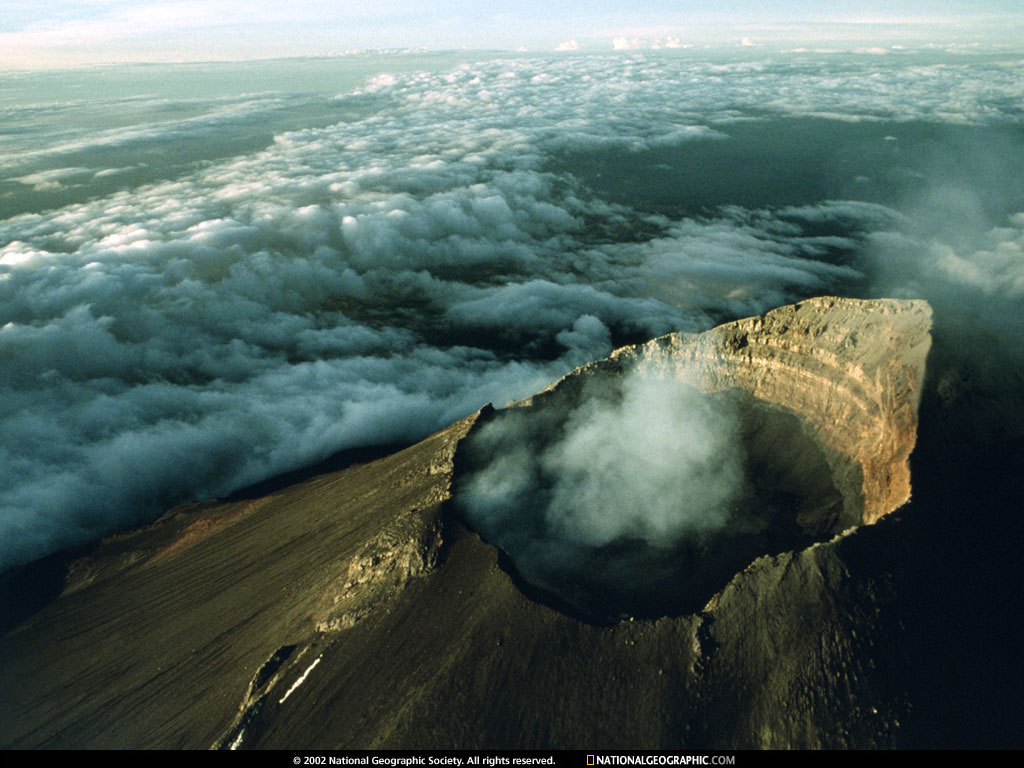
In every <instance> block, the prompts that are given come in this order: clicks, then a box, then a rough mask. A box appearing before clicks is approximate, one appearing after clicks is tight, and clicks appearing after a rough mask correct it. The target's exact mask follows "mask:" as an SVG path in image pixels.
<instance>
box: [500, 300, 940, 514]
mask: <svg viewBox="0 0 1024 768" xmlns="http://www.w3.org/2000/svg"><path fill="white" fill-rule="evenodd" d="M931 321H932V312H931V308H930V307H929V306H928V304H927V302H924V301H899V300H894V299H879V300H874V301H865V300H859V299H840V298H834V297H822V298H816V299H809V300H807V301H803V302H801V303H799V304H794V305H790V306H785V307H780V308H779V309H775V310H773V311H771V312H768V313H767V314H765V315H763V316H761V317H751V318H746V319H744V320H737V321H735V322H732V323H726V324H725V325H720V326H718V327H716V328H713V329H711V330H710V331H707V332H705V333H701V334H685V333H673V334H668V335H667V336H662V337H660V338H657V339H654V340H652V341H650V342H647V343H646V344H641V345H637V346H632V347H623V348H622V349H619V350H616V351H615V352H613V353H612V355H611V356H610V357H609V358H608V359H607V360H602V361H598V362H596V363H591V364H589V365H586V366H583V367H582V368H579V369H578V370H576V371H574V372H573V373H571V374H569V375H568V376H567V377H565V378H564V379H562V380H560V381H558V382H556V383H555V384H553V385H552V386H551V387H549V388H548V389H546V390H545V391H544V392H543V393H541V394H539V395H537V396H534V397H533V398H529V399H527V400H524V401H522V402H521V403H519V405H524V406H526V405H539V404H541V403H543V402H544V401H546V400H549V399H553V398H559V397H563V398H572V397H575V396H578V393H579V390H580V387H581V386H582V384H583V383H584V382H585V381H586V380H587V379H588V378H589V377H592V376H595V375H602V374H607V373H613V374H618V373H621V372H623V371H627V370H630V369H653V370H659V371H663V372H670V373H672V374H674V375H677V376H678V377H679V378H681V379H685V380H687V381H690V382H692V383H694V384H696V385H697V386H699V387H700V388H701V389H703V390H704V391H707V392H719V391H725V390H729V389H739V390H741V391H743V392H745V393H748V394H749V395H751V396H752V397H753V398H754V399H755V400H756V401H758V402H759V403H761V404H765V405H768V406H770V407H773V408H777V409H781V410H782V411H784V412H787V413H791V414H793V415H795V416H797V417H798V418H799V419H800V422H801V424H803V425H805V427H806V428H807V429H808V430H809V431H810V433H811V434H812V435H813V436H814V437H815V439H816V441H817V442H818V443H819V444H820V445H821V446H822V448H823V449H824V451H825V453H826V456H827V460H828V463H829V468H830V470H831V472H832V475H833V477H834V479H835V481H836V484H837V486H838V488H839V489H840V491H841V493H842V496H843V510H842V514H841V516H840V517H839V519H838V520H837V521H836V524H835V526H834V527H835V531H834V532H838V531H839V530H842V529H843V528H845V527H849V526H851V525H857V524H860V523H873V522H875V521H877V520H878V519H879V518H881V517H882V516H883V515H885V514H887V513H889V512H891V511H892V510H894V509H896V508H897V507H899V506H900V505H902V504H903V503H905V502H906V501H907V500H908V499H909V498H910V470H909V467H908V462H907V459H908V457H909V456H910V452H911V451H912V450H913V448H914V443H915V441H916V439H917V410H918V405H919V404H920V397H921V385H922V381H923V379H924V371H925V359H926V357H927V355H928V350H929V348H930V346H931V337H930V335H929V330H930V328H931Z"/></svg>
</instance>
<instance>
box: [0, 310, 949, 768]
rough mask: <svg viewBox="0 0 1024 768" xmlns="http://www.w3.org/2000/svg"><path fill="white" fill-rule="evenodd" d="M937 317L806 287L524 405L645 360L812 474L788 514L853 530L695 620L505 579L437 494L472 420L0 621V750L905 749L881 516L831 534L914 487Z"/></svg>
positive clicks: (135, 547)
mask: <svg viewBox="0 0 1024 768" xmlns="http://www.w3.org/2000/svg"><path fill="white" fill-rule="evenodd" d="M929 322H930V311H929V309H928V307H927V305H925V304H923V303H921V302H897V301H873V302H865V301H852V300H843V299H833V298H827V299H815V300H812V301H808V302H803V303H801V304H798V305H795V306H793V307H784V308H782V309H779V310H776V311H774V312H771V313H768V314H767V315H765V316H764V317H760V318H750V319H747V320H741V321H738V322H736V323H730V324H728V325H725V326H721V327H719V328H716V329H713V330H712V331H709V332H707V333H705V334H700V335H683V334H673V335H670V336H666V337H663V338H660V339H657V340H655V341H652V342H649V343H648V344H645V345H641V346H638V347H631V348H627V349H623V350H619V351H618V352H617V353H615V354H614V355H613V356H612V357H611V358H609V359H608V360H606V361H602V362H600V363H595V364H591V365H588V366H584V367H583V368H581V369H579V370H578V371H576V372H574V373H573V374H571V375H570V376H568V377H566V378H565V379H563V380H562V381H561V382H559V383H558V384H557V385H555V386H553V387H552V388H549V390H546V391H545V392H544V393H542V394H540V395H538V396H536V397H534V398H532V399H531V400H530V401H527V402H526V403H524V405H532V406H533V408H534V409H538V410H540V409H547V408H557V407H560V405H564V404H565V403H568V402H570V401H572V400H573V399H574V398H576V397H578V396H579V395H580V393H582V392H583V390H584V382H585V381H587V379H588V378H593V377H595V376H603V375H617V374H619V373H622V372H624V371H626V370H628V369H631V368H636V367H641V368H642V367H644V366H647V367H651V368H658V369H662V370H671V371H678V372H679V373H680V375H683V374H685V375H686V376H687V377H688V378H689V379H690V380H692V381H693V382H695V383H696V384H697V385H698V386H699V387H701V388H702V389H704V390H706V391H708V392H710V393H723V394H724V395H725V396H728V397H730V398H733V399H734V400H735V401H736V402H738V403H739V404H740V406H741V414H742V415H743V424H744V426H743V434H744V436H745V439H746V441H747V445H748V450H749V451H750V452H751V454H752V455H753V456H755V457H760V458H758V459H757V462H759V466H760V467H761V469H759V470H758V471H759V472H760V473H761V475H762V477H763V478H770V477H774V478H775V481H776V482H778V483H780V484H782V485H784V486H792V487H793V488H797V489H798V490H799V489H802V490H801V493H802V494H803V495H802V497H801V498H802V499H803V500H801V501H800V502H799V503H798V504H796V506H795V507H794V514H795V515H796V516H797V518H798V522H799V524H800V525H801V526H803V527H804V528H805V529H806V530H807V531H811V530H813V531H814V532H815V533H816V535H819V536H820V535H824V536H825V537H826V538H828V537H829V536H832V534H835V533H837V532H839V531H843V532H842V533H841V534H840V535H837V536H834V537H833V538H831V540H829V541H826V542H822V543H817V544H814V545H812V546H806V547H803V548H801V549H799V551H784V552H781V553H779V554H776V555H773V556H764V557H760V558H757V559H756V560H755V561H754V562H752V563H750V564H749V566H748V567H746V568H743V567H742V566H741V569H742V570H741V572H739V573H737V574H736V575H735V577H734V578H732V579H731V580H730V581H729V582H728V584H727V585H726V586H725V587H724V588H723V589H721V590H720V591H718V593H717V594H716V595H715V597H714V598H713V599H712V600H711V601H710V602H709V603H708V604H707V605H706V606H705V607H704V609H703V610H700V611H697V612H695V613H693V614H691V615H681V616H674V617H663V618H660V619H657V620H629V621H623V622H619V623H615V624H613V625H612V626H599V625H596V624H594V623H591V622H588V621H584V620H581V619H579V618H574V617H572V616H570V615H566V614H565V613H562V612H559V611H557V610H554V609H552V608H549V607H547V606H546V605H543V604H541V603H539V602H536V601H534V600H532V599H530V598H529V597H527V596H526V595H525V594H524V593H523V592H521V591H520V590H519V589H518V588H517V586H516V584H515V583H514V582H513V579H512V578H510V575H509V569H508V567H507V564H506V563H505V561H504V558H503V556H502V555H501V554H500V553H499V552H498V551H497V550H496V549H495V548H494V547H493V546H490V545H488V544H486V543H485V542H484V541H482V540H481V538H480V537H479V536H477V535H476V534H475V533H473V532H472V531H470V530H468V529H467V528H465V527H464V526H463V525H461V524H460V523H459V522H458V521H457V520H456V519H455V518H454V517H453V514H452V509H451V507H450V505H449V503H448V502H449V500H450V498H451V496H452V493H453V490H452V489H453V487H456V486H457V481H458V478H457V477H456V476H455V475H456V472H457V471H459V470H458V469H457V467H458V466H459V461H458V458H457V451H458V450H459V449H460V446H461V445H462V444H464V443H465V438H466V436H467V434H471V433H473V432H475V431H476V429H475V427H474V425H475V424H478V423H479V422H480V421H481V419H480V418H479V417H480V414H474V415H473V416H470V417H468V418H467V419H465V420H463V421H461V422H458V423H457V424H454V425H452V426H451V427H449V428H448V429H446V430H443V431H442V432H440V433H438V434H436V435H434V436H432V437H430V438H428V439H427V440H425V441H423V442H422V443H420V444H418V445H416V446H413V447H411V448H409V449H406V450H405V451H401V452H399V453H396V454H394V455H392V456H389V457H387V458H384V459H380V460H378V461H375V462H372V463H368V464H363V465H357V466H352V467H350V468H348V469H345V470H342V471H339V472H334V473H330V474H326V475H322V476H320V477H317V478H314V479H312V480H309V481H306V482H304V483H300V484H297V485H294V486H291V487H288V488H284V489H281V490H279V491H275V492H274V493H272V494H270V495H269V496H265V497H263V498H261V499H258V500H253V499H250V500H245V501H239V502H232V503H204V504H202V505H194V506H191V507H188V508H185V509H181V510H177V511H173V512H172V513H168V515H167V516H165V518H164V519H162V520H161V521H158V522H157V523H155V524H153V525H152V526H149V527H147V528H145V529H140V530H139V531H136V532H133V533H130V534H125V535H122V536H119V537H115V538H113V539H111V540H108V541H106V542H102V543H100V544H99V545H97V546H96V548H95V549H94V550H93V552H92V553H91V554H90V555H89V556H88V557H87V558H85V559H83V560H81V561H79V562H78V564H77V567H74V568H72V569H71V571H70V576H69V587H68V589H67V590H66V591H65V592H64V594H62V595H60V596H59V597H58V598H57V599H55V600H54V601H53V602H51V603H50V604H48V605H46V606H45V607H44V608H42V609H41V610H39V611H38V612H37V613H35V614H34V615H32V616H31V617H29V618H27V619H26V620H24V621H22V622H21V623H19V624H18V625H17V626H15V627H14V628H13V629H11V630H10V631H8V632H7V633H6V634H5V635H4V636H3V637H2V638H0V680H3V681H4V682H3V686H4V695H3V696H2V697H0V745H2V746H5V747H88V746H93V747H193V748H205V747H210V746H221V747H235V748H253V747H276V748H285V747H292V748H296V747H309V748H312V747H316V748H325V749H328V748H357V747H373V748H429V747H434V748H451V747H459V748H483V747H492V748H493V747H512V748H517V747H518V748H531V747H532V748H551V747H564V748H589V749H600V748H629V747H632V748H658V747H663V748H684V747H689V748H701V747H705V748H710V747H731V748H744V747H747V748H750V747H755V748H756V747H879V746H893V745H896V744H899V734H900V722H901V720H902V719H903V718H904V717H905V715H906V714H907V712H908V711H910V709H911V708H912V706H913V702H912V701H910V700H909V699H908V694H907V692H906V690H905V689H904V688H903V687H902V686H901V685H900V683H899V682H898V681H899V677H898V674H899V670H900V666H901V663H902V661H901V660H902V659H903V654H904V653H905V650H906V649H901V647H900V645H899V633H898V631H897V630H896V629H895V627H896V626H897V625H898V623H899V621H898V617H895V616H894V615H893V609H892V602H891V599H890V597H889V592H888V589H889V588H888V585H887V581H886V576H885V574H886V568H888V567H889V564H890V563H891V562H896V561H897V560H898V558H899V557H900V551H899V547H898V546H896V545H895V544H894V543H893V542H892V541H888V540H887V539H885V533H886V531H885V530H883V529H884V528H885V527H886V525H887V524H890V523H892V520H891V519H890V520H882V521H881V522H880V524H879V525H875V526H868V527H863V528H857V529H854V530H848V528H849V526H850V525H851V524H856V523H860V522H868V523H870V522H875V521H878V520H880V518H882V517H883V516H884V515H886V513H888V512H890V511H891V510H892V509H894V508H895V507H896V506H899V504H901V503H902V502H903V501H905V500H906V498H907V497H908V494H909V489H910V484H909V474H908V469H907V456H908V454H909V453H910V451H911V449H912V448H913V445H914V440H915V434H916V418H917V417H916V413H917V401H918V397H919V392H920V385H921V380H922V375H923V369H924V360H925V355H926V353H927V351H928V346H929V336H928V329H929ZM517 410H518V409H517ZM794 445H795V446H796V447H793V446H794ZM787 466H788V467H790V468H792V466H796V467H797V471H789V472H787ZM801 475H810V476H812V479H811V480H806V479H804V480H800V479H799V477H798V476H801ZM822 478H824V479H822ZM765 482H768V481H767V480H765ZM890 527H891V526H890ZM748 562H749V561H748Z"/></svg>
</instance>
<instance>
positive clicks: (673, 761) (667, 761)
mask: <svg viewBox="0 0 1024 768" xmlns="http://www.w3.org/2000/svg"><path fill="white" fill-rule="evenodd" d="M587 765H594V766H598V765H736V755H587Z"/></svg>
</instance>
